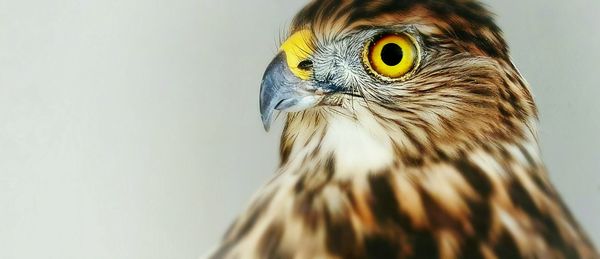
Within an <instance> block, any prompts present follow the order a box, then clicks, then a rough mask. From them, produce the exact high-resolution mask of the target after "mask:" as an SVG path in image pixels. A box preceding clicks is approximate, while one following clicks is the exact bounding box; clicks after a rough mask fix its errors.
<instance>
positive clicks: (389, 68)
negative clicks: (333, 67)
mask: <svg viewBox="0 0 600 259" xmlns="http://www.w3.org/2000/svg"><path fill="white" fill-rule="evenodd" d="M362 59H363V65H364V66H365V68H366V70H367V71H368V72H369V74H371V75H374V76H376V77H378V78H379V79H381V80H383V81H387V82H397V81H404V80H406V79H407V78H408V77H410V76H411V75H412V74H413V73H414V72H415V70H416V69H417V68H418V67H419V65H420V62H421V47H420V45H419V44H418V43H417V41H416V39H415V38H414V37H412V36H411V35H409V34H406V33H382V34H380V35H378V36H376V37H373V38H372V39H370V40H368V41H367V42H366V43H365V47H364V50H363V57H362Z"/></svg>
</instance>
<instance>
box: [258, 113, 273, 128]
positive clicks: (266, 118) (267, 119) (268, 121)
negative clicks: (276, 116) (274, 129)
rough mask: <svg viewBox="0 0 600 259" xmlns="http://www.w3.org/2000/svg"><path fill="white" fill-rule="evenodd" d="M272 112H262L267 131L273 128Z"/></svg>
mask: <svg viewBox="0 0 600 259" xmlns="http://www.w3.org/2000/svg"><path fill="white" fill-rule="evenodd" d="M271 114H272V112H268V113H262V114H261V116H260V117H261V119H262V123H263V127H264V129H265V131H266V132H269V130H270V129H271V122H272V121H271V117H272V116H271Z"/></svg>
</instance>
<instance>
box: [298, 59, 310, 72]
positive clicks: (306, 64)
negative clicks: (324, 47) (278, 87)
mask: <svg viewBox="0 0 600 259" xmlns="http://www.w3.org/2000/svg"><path fill="white" fill-rule="evenodd" d="M298 68H299V69H302V70H311V69H312V68H313V62H312V60H310V59H305V60H302V61H300V63H299V64H298Z"/></svg>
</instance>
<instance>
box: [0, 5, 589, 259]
mask: <svg viewBox="0 0 600 259" xmlns="http://www.w3.org/2000/svg"><path fill="white" fill-rule="evenodd" d="M303 3H304V1H300V0H294V1H289V0H288V1H280V0H253V1H246V0H237V1H220V0H219V1H217V0H211V1H208V0H179V1H172V0H145V1H135V0H88V1H76V0H55V1H35V0H19V1H10V0H0V258H4V259H10V258H61V259H65V258H115V259H120V258H127V259H129V258H140V259H148V258H196V257H197V256H198V255H200V254H202V253H203V252H204V251H206V250H207V249H209V248H210V247H211V246H212V245H214V244H216V242H217V240H218V238H219V237H220V236H221V234H222V233H223V231H224V230H225V229H226V227H227V226H228V224H229V222H230V221H231V220H232V219H233V217H234V216H235V215H236V214H237V213H239V212H240V211H241V210H242V208H243V207H244V206H245V204H246V202H247V201H248V199H249V196H250V195H251V194H252V193H253V192H254V191H255V190H256V189H258V188H259V187H260V186H261V185H262V184H263V183H264V182H265V181H266V180H267V179H268V178H269V177H270V175H271V174H272V172H273V170H274V169H275V165H276V161H277V153H276V147H277V142H278V135H279V131H280V129H281V128H280V126H278V127H275V129H274V130H273V131H272V132H271V133H269V134H267V133H265V132H264V131H263V129H262V125H261V122H260V119H259V114H258V107H257V106H258V100H257V99H258V89H259V83H260V78H261V75H262V73H263V70H264V68H265V67H266V65H267V63H268V62H269V60H270V59H271V58H272V57H273V55H274V54H275V52H276V49H277V46H276V43H277V40H278V38H279V34H280V31H281V30H282V29H284V28H285V27H286V25H287V24H288V23H289V21H290V19H291V17H292V15H293V14H294V13H295V12H296V11H297V10H298V9H299V8H300V6H302V5H303ZM489 4H490V5H491V6H492V7H493V10H494V11H495V12H496V13H497V14H498V15H499V23H500V25H501V26H502V27H503V28H504V30H505V32H506V37H507V39H508V41H509V42H510V44H511V46H512V50H513V52H512V55H513V57H514V60H515V63H516V64H517V65H518V66H519V67H520V68H521V70H522V72H523V74H524V75H525V77H526V78H527V79H528V81H529V82H530V83H531V84H532V86H533V92H534V94H535V97H536V100H537V103H538V105H539V107H540V110H541V140H542V147H543V154H544V157H545V160H546V162H547V164H548V167H549V168H550V172H551V175H552V178H553V180H554V182H555V183H556V184H557V186H558V188H559V189H560V190H561V191H562V193H563V196H564V198H565V200H566V201H567V203H568V204H570V206H571V208H572V209H573V211H574V213H575V214H576V215H577V217H578V218H579V219H580V221H581V222H582V223H583V225H584V226H585V228H587V230H588V232H589V233H590V234H591V235H592V236H593V237H594V239H595V240H596V243H600V220H597V218H598V215H600V174H599V172H600V137H599V136H598V132H600V118H599V113H600V102H598V101H597V100H598V96H599V95H600V84H599V80H598V76H599V75H600V73H599V72H600V69H599V67H600V66H599V65H598V62H599V60H600V50H599V46H600V30H599V29H598V27H597V26H598V24H600V18H599V16H598V12H599V11H600V1H597V0H575V1H562V0H560V1H559V0H550V1H549V0H529V1H521V0H510V1H509V0H501V1H500V0H498V1H489Z"/></svg>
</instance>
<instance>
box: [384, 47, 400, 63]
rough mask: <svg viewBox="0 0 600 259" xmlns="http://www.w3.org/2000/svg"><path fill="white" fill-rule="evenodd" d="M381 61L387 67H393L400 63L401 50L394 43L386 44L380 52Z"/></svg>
mask: <svg viewBox="0 0 600 259" xmlns="http://www.w3.org/2000/svg"><path fill="white" fill-rule="evenodd" d="M381 60H383V63H385V64H386V65H388V66H395V65H398V64H400V61H402V48H400V46H398V44H395V43H388V44H385V46H383V49H382V50H381Z"/></svg>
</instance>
